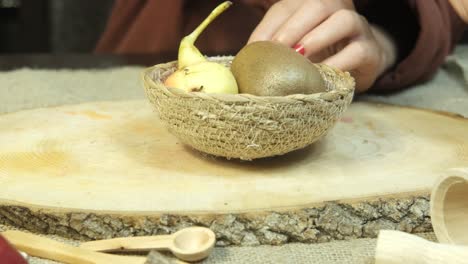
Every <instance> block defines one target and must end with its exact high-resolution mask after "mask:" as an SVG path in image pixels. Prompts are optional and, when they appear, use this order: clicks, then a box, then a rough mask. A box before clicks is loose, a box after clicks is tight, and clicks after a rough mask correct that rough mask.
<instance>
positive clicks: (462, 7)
mask: <svg viewBox="0 0 468 264" xmlns="http://www.w3.org/2000/svg"><path fill="white" fill-rule="evenodd" d="M449 2H450V4H451V5H452V7H453V9H454V10H455V12H457V14H458V15H459V16H460V18H461V19H462V20H463V21H465V23H468V0H449Z"/></svg>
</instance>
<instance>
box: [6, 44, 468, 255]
mask: <svg viewBox="0 0 468 264" xmlns="http://www.w3.org/2000/svg"><path fill="white" fill-rule="evenodd" d="M141 70H142V68H139V67H126V68H114V69H106V70H73V71H70V70H61V71H55V70H31V69H20V70H15V71H10V72H0V113H6V112H13V111H18V110H21V109H30V108H36V107H45V106H56V105H62V104H73V103H81V102H89V101H100V100H129V99H144V92H143V88H142V86H141V83H140V80H139V76H140V72H141ZM467 74H468V47H464V46H460V47H458V49H457V50H456V52H455V54H454V55H453V56H451V57H449V58H448V59H447V63H446V64H445V65H444V66H443V67H442V68H441V70H440V71H439V72H438V74H437V75H436V77H435V78H434V79H433V80H432V81H430V82H428V83H425V84H423V85H418V86H415V87H413V88H411V89H408V90H405V91H403V92H400V93H397V94H392V95H386V96H370V95H368V96H361V97H359V98H357V99H356V100H370V101H379V102H389V103H393V104H399V105H409V106H417V107H423V108H430V109H436V110H443V111H450V112H454V113H458V114H461V115H464V116H466V117H468V85H467V83H466V81H467ZM8 228H11V227H7V226H1V225H0V231H2V230H5V229H8ZM421 236H423V237H425V238H427V239H430V240H435V237H434V234H433V233H428V234H421ZM52 238H55V239H58V240H62V241H65V242H67V243H76V241H70V240H65V239H63V238H60V237H56V236H53V237H52ZM375 243H376V240H375V239H357V240H351V241H337V242H330V243H322V244H288V245H284V246H258V247H228V248H216V249H215V250H214V252H213V254H212V255H211V256H210V257H209V258H208V259H207V260H206V261H205V263H373V255H374V248H375ZM0 262H1V261H0ZM30 263H55V262H48V261H45V260H41V259H38V258H31V260H30Z"/></svg>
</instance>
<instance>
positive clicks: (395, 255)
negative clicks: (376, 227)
mask: <svg viewBox="0 0 468 264" xmlns="http://www.w3.org/2000/svg"><path fill="white" fill-rule="evenodd" d="M467 259H468V246H459V245H450V244H439V243H434V242H431V241H427V240H425V239H423V238H421V237H418V236H415V235H411V234H407V233H404V232H401V231H394V230H381V231H380V233H379V238H378V240H377V247H376V249H375V264H401V263H408V264H437V263H451V264H464V263H467Z"/></svg>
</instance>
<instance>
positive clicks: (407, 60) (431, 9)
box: [354, 0, 466, 92]
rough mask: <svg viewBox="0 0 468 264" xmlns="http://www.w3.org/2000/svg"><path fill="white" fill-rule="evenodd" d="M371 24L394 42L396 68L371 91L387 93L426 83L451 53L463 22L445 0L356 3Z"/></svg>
mask: <svg viewBox="0 0 468 264" xmlns="http://www.w3.org/2000/svg"><path fill="white" fill-rule="evenodd" d="M354 2H355V5H356V9H357V10H358V12H359V13H361V14H362V15H363V16H365V17H366V18H367V19H368V20H369V22H370V23H374V24H376V25H379V26H381V27H383V28H384V29H386V30H387V32H389V33H390V35H392V36H393V38H394V39H395V41H396V44H397V47H398V59H397V63H396V65H395V66H394V67H393V68H391V69H390V70H389V71H387V72H386V73H384V74H383V75H382V76H381V77H380V78H379V79H378V80H377V81H376V83H375V84H374V86H373V87H372V88H371V90H370V91H371V92H387V91H395V90H399V89H403V88H406V87H408V86H410V85H414V84H417V83H421V82H424V81H427V80H429V79H430V78H432V77H433V76H434V74H435V73H436V71H437V70H438V68H439V67H440V66H441V64H442V63H443V62H444V60H445V57H446V56H447V55H448V54H450V53H451V52H452V51H453V48H454V47H455V45H456V43H457V41H458V40H459V38H460V37H461V36H462V34H463V31H464V29H465V26H466V25H465V23H464V22H463V21H462V20H461V19H460V18H459V17H458V15H457V14H456V13H455V11H454V10H453V8H452V7H451V5H450V3H449V2H448V0H382V1H372V0H355V1H354Z"/></svg>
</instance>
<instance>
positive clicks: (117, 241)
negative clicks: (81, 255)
mask: <svg viewBox="0 0 468 264" xmlns="http://www.w3.org/2000/svg"><path fill="white" fill-rule="evenodd" d="M172 240H173V237H172V236H171V235H159V236H139V237H119V238H112V239H104V240H96V241H89V242H84V243H81V245H80V248H85V249H89V250H92V251H100V252H123V251H125V252H131V251H150V250H152V249H169V248H170V247H171V245H172Z"/></svg>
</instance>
